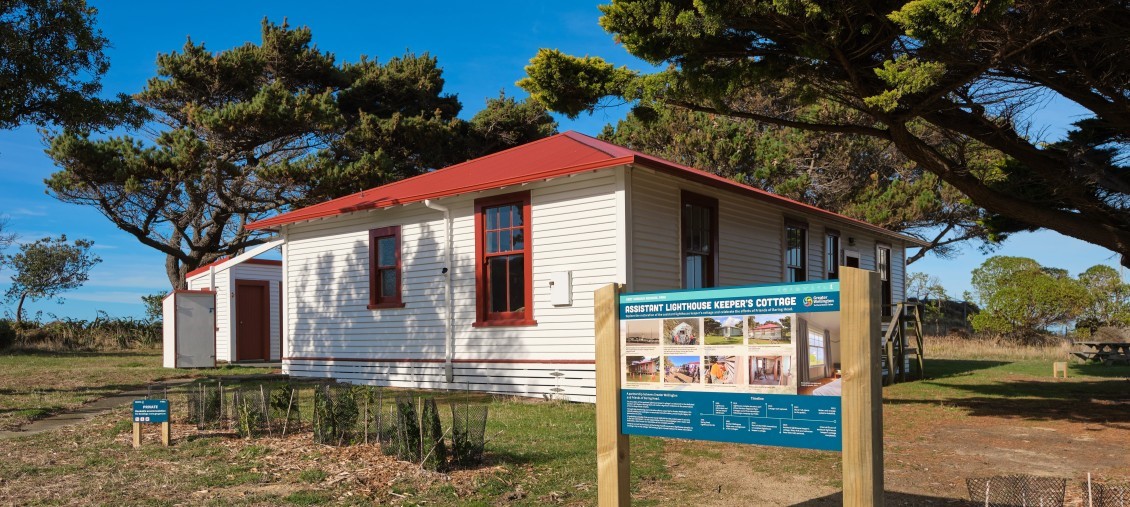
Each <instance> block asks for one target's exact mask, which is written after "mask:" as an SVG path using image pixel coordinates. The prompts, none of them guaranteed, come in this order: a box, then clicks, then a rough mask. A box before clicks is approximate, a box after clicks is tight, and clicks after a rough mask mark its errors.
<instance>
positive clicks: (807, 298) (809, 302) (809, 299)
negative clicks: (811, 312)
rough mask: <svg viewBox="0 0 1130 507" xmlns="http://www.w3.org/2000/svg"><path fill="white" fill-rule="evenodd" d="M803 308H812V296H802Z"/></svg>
mask: <svg viewBox="0 0 1130 507" xmlns="http://www.w3.org/2000/svg"><path fill="white" fill-rule="evenodd" d="M804 306H812V296H804Z"/></svg>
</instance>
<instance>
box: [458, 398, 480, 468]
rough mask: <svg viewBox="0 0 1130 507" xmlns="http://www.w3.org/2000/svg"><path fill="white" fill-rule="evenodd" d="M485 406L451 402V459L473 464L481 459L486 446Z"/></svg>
mask: <svg viewBox="0 0 1130 507" xmlns="http://www.w3.org/2000/svg"><path fill="white" fill-rule="evenodd" d="M486 430H487V406H486V405H470V404H466V403H462V404H461V403H452V404H451V461H452V463H454V464H455V465H456V466H461V467H462V466H473V465H477V464H479V463H482V461H483V448H484V447H486V435H487V431H486Z"/></svg>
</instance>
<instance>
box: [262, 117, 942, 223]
mask: <svg viewBox="0 0 1130 507" xmlns="http://www.w3.org/2000/svg"><path fill="white" fill-rule="evenodd" d="M624 164H637V165H641V166H645V167H648V168H651V169H655V170H657V171H661V172H664V173H668V174H672V175H675V176H679V177H682V178H685V179H688V180H692V181H697V182H699V183H703V184H706V185H710V186H713V187H717V188H722V189H726V190H730V191H735V192H738V193H741V194H744V195H748V196H751V197H754V198H757V199H759V200H762V201H766V202H770V203H773V204H777V205H779V206H783V207H786V208H790V209H794V210H797V211H801V212H805V213H812V214H815V215H819V216H823V217H827V218H831V219H833V220H835V221H838V222H844V223H848V224H851V225H854V226H857V227H860V228H862V229H867V230H871V231H874V232H878V233H881V234H883V235H886V236H891V237H897V238H899V239H902V240H904V241H908V242H910V243H912V244H921V241H920V240H918V239H916V238H912V237H910V236H906V235H903V234H898V233H895V232H892V231H889V230H886V229H883V228H881V227H878V226H875V225H872V224H869V223H867V222H863V221H860V220H856V219H854V218H850V217H846V216H843V215H840V214H837V213H832V212H831V211H827V210H823V209H820V208H817V207H815V206H810V205H808V204H804V203H802V202H798V201H794V200H792V199H788V198H785V197H781V196H779V195H776V194H773V193H770V192H766V191H764V190H761V189H758V188H754V187H751V186H749V185H743V184H741V183H738V182H736V181H732V180H729V179H726V178H723V177H721V176H717V175H715V174H711V173H708V172H706V171H700V170H698V169H695V168H693V167H687V166H684V165H681V164H677V163H674V162H671V161H669V160H664V159H661V158H659V157H653V156H651V155H648V154H646V153H641V152H638V151H635V150H630V149H628V148H624V147H623V146H617V145H615V144H612V143H608V142H605V141H601V140H599V139H596V138H592V137H589V136H586V135H584V134H581V133H578V132H573V131H568V132H562V133H560V134H557V135H554V136H550V137H547V138H545V139H539V140H537V141H533V142H531V143H526V144H523V145H521V146H516V147H514V148H511V149H509V150H505V151H500V152H498V153H494V154H491V155H487V156H485V157H479V158H476V159H473V160H468V161H466V162H463V163H460V164H455V165H453V166H449V167H446V168H444V169H440V170H437V171H432V172H429V173H426V174H421V175H419V176H416V177H413V178H408V179H405V180H401V181H397V182H395V183H389V184H388V185H384V186H380V187H376V188H373V189H370V190H365V191H362V192H358V193H356V194H352V195H347V196H345V197H340V198H337V199H334V200H332V201H327V202H324V203H321V204H316V205H314V206H309V207H306V208H302V209H298V210H295V211H291V212H289V213H283V214H281V215H278V216H274V217H271V218H267V219H264V220H259V221H257V222H253V223H251V224H248V225H247V228H249V229H267V228H273V227H277V226H280V225H286V224H292V223H295V222H302V221H305V220H313V219H316V218H325V217H332V216H336V215H343V214H345V213H351V212H355V211H363V210H369V209H378V208H387V207H390V206H394V205H398V204H408V203H413V202H419V201H423V200H425V199H439V198H443V197H450V196H453V195H459V194H464V193H468V192H477V191H481V190H489V189H493V188H499V187H504V186H510V185H517V184H521V183H527V182H531V181H537V180H541V179H545V178H552V177H557V176H565V175H569V174H577V173H581V172H585V171H592V170H597V169H605V168H609V167H614V166H618V165H624Z"/></svg>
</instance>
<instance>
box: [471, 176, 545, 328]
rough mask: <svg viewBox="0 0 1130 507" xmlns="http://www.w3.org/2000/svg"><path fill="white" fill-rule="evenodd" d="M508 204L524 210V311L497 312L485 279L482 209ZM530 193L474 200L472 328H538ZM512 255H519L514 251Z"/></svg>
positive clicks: (484, 226) (485, 259)
mask: <svg viewBox="0 0 1130 507" xmlns="http://www.w3.org/2000/svg"><path fill="white" fill-rule="evenodd" d="M505 204H519V205H521V207H522V250H521V252H522V268H523V271H524V272H523V276H524V278H525V283H524V287H523V297H524V299H523V301H524V302H525V307H524V310H523V311H521V312H505V313H494V314H492V313H491V312H490V311H489V308H490V307H489V305H490V301H489V294H488V293H487V280H486V261H487V257H486V255H487V254H486V242H485V239H484V237H483V233H484V230H485V228H486V223H485V221H484V220H483V210H484V209H485V208H490V207H494V206H501V205H505ZM532 229H533V227H532V226H531V225H530V192H529V191H528V190H526V191H523V192H514V193H510V194H502V195H495V196H491V197H484V198H482V199H475V322H474V324H472V327H488V326H536V325H537V321H536V320H534V257H533V250H534V249H533V236H532V234H530V231H531V230H532ZM513 252H517V250H514V251H513Z"/></svg>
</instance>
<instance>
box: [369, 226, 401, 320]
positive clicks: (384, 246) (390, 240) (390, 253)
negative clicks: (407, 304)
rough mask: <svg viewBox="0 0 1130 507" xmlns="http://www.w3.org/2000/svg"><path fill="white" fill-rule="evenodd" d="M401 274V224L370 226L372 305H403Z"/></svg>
mask: <svg viewBox="0 0 1130 507" xmlns="http://www.w3.org/2000/svg"><path fill="white" fill-rule="evenodd" d="M400 278H401V276H400V226H398V225H394V226H392V227H382V228H380V229H373V230H370V231H369V309H371V310H373V309H378V308H403V307H404V303H403V301H402V300H401V299H400Z"/></svg>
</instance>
